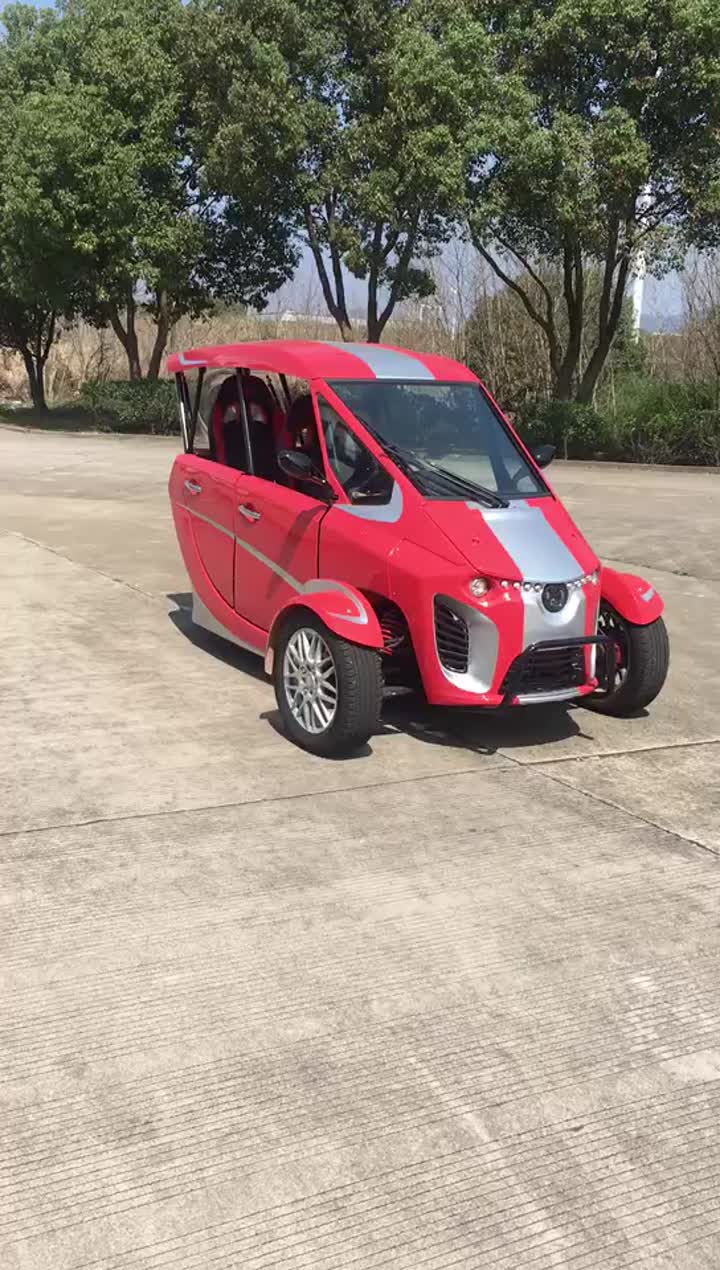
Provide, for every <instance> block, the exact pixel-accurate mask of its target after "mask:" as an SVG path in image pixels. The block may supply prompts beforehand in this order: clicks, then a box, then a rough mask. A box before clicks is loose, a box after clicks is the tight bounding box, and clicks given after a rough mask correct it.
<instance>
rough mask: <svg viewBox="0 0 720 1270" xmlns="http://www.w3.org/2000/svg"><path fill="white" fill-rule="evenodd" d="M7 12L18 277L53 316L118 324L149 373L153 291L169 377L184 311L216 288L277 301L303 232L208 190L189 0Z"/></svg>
mask: <svg viewBox="0 0 720 1270" xmlns="http://www.w3.org/2000/svg"><path fill="white" fill-rule="evenodd" d="M3 16H4V24H5V33H4V39H0V111H1V112H2V113H1V114H0V118H1V119H2V128H3V145H2V147H0V277H1V278H2V287H3V290H4V291H5V292H7V295H8V298H9V299H10V300H12V301H13V302H14V303H15V307H16V308H17V304H18V303H19V304H21V305H23V306H25V308H27V309H28V310H29V311H30V312H32V313H33V314H35V313H36V311H37V310H38V309H39V310H40V311H41V312H42V313H43V314H44V315H46V316H45V323H46V325H47V324H48V322H49V321H50V320H51V319H52V318H54V316H55V315H59V314H62V315H66V316H73V315H76V314H78V313H81V314H83V315H84V316H86V317H89V318H90V319H91V320H93V321H95V322H97V323H98V324H100V325H108V324H112V327H113V329H114V330H115V332H116V334H117V336H118V338H119V339H120V340H121V341H122V342H123V344H124V346H125V349H126V352H127V354H128V362H129V369H130V374H131V376H132V375H139V374H140V373H141V367H140V359H139V351H138V343H137V336H136V332H135V317H136V312H137V307H138V304H139V301H140V300H142V303H143V309H144V312H145V313H146V314H149V315H150V316H151V317H153V319H154V320H155V323H156V328H157V338H156V342H155V347H154V349H153V352H152V355H151V359H150V363H149V373H150V374H151V375H153V376H156V375H157V373H158V372H159V369H160V364H161V359H162V355H163V353H164V350H165V346H166V343H167V338H168V334H169V331H170V330H171V328H172V326H173V324H174V323H175V322H176V321H177V320H178V318H179V317H180V316H182V315H183V314H191V315H193V316H197V315H199V314H200V313H202V312H204V311H205V310H207V309H208V308H209V307H210V306H211V304H212V303H213V301H214V299H215V298H216V297H222V298H225V299H228V300H231V301H235V302H238V301H242V302H246V303H251V304H254V305H262V304H263V303H264V302H265V300H266V298H267V296H268V294H269V293H270V292H271V291H273V290H274V289H276V288H277V287H278V286H279V285H280V284H281V283H282V282H283V281H284V280H285V278H286V277H287V276H288V273H289V271H290V270H291V268H292V266H293V265H294V262H295V256H294V254H293V252H292V250H291V249H290V247H289V244H288V236H287V233H286V232H285V231H284V229H283V227H282V226H280V227H278V225H277V223H276V221H275V220H273V217H272V215H271V214H268V212H267V210H266V209H265V208H257V207H256V208H251V207H250V206H249V204H247V205H246V206H245V208H244V214H243V215H242V216H241V215H240V214H239V210H238V207H237V205H236V204H233V203H232V202H230V201H225V202H224V203H218V201H217V200H216V199H213V198H205V197H204V196H203V194H202V192H201V190H200V189H199V187H198V183H197V180H196V173H195V170H194V167H193V163H192V156H191V155H190V153H189V151H188V144H187V135H186V119H187V108H188V99H187V82H186V75H185V70H184V67H183V59H182V53H183V49H184V47H185V45H184V37H185V32H186V26H187V15H186V11H185V8H184V5H183V4H182V0H66V2H65V4H64V5H63V6H62V8H61V9H60V10H59V11H52V10H51V11H47V12H43V11H41V12H38V11H36V10H34V9H32V8H30V7H29V6H24V5H13V6H11V7H10V8H9V9H7V10H6V11H5V13H4V15H3ZM1 308H2V296H0V310H1ZM6 325H7V324H6ZM24 325H25V326H27V325H28V323H27V322H25V324H24ZM31 325H32V324H31ZM15 327H17V321H14V324H13V329H14V328H15ZM1 333H2V317H1V312H0V335H1ZM35 344H36V346H37V347H36V351H37V350H38V349H39V350H40V355H39V358H36V361H37V360H42V354H44V351H45V345H42V348H41V347H40V345H39V344H38V341H37V340H35ZM14 346H15V347H18V345H17V342H16V343H15V344H14ZM38 369H39V370H40V371H41V370H42V367H41V366H38Z"/></svg>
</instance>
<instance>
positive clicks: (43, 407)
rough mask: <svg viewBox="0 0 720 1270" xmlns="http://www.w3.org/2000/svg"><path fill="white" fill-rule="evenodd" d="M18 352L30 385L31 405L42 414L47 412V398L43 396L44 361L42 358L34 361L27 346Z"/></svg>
mask: <svg viewBox="0 0 720 1270" xmlns="http://www.w3.org/2000/svg"><path fill="white" fill-rule="evenodd" d="M20 352H21V354H22V359H23V361H24V363H25V370H26V371H27V377H28V384H29V385H30V396H31V397H32V403H33V406H34V407H35V409H36V410H39V411H41V412H42V414H47V408H48V406H47V399H46V397H45V363H44V362H43V361H42V359H41V360H40V362H39V363H36V361H35V357H34V356H33V354H32V353H31V352H30V349H29V348H23V349H21V350H20Z"/></svg>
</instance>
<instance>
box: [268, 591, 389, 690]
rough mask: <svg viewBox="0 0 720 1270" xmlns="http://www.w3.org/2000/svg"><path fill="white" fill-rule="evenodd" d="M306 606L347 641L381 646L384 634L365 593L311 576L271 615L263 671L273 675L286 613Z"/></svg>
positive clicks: (366, 646) (333, 631)
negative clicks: (278, 642) (273, 615)
mask: <svg viewBox="0 0 720 1270" xmlns="http://www.w3.org/2000/svg"><path fill="white" fill-rule="evenodd" d="M303 609H305V610H306V611H307V612H308V613H313V614H315V616H316V617H318V618H319V619H320V621H321V622H322V623H323V624H324V625H325V626H326V627H327V628H328V630H329V631H332V633H333V635H337V636H338V637H339V638H340V639H345V640H347V641H348V643H350V644H359V645H360V646H361V647H362V648H373V649H376V650H377V651H378V652H380V651H381V649H382V647H383V634H382V630H381V629H380V623H379V621H378V618H377V614H376V612H375V610H374V608H373V606H372V604H371V602H370V600H368V599H367V597H366V596H364V595H363V594H362V592H360V591H358V590H357V589H356V588H355V587H352V586H349V585H347V584H346V583H344V582H333V581H330V580H326V579H324V578H314V579H313V580H312V581H311V582H306V583H305V584H304V587H303V590H302V592H301V593H300V594H299V595H296V596H293V598H292V599H291V600H289V601H288V603H287V604H285V605H284V606H283V607H282V608H281V609H280V610H279V611H278V612H277V613H276V614H275V617H274V618H273V623H272V626H271V627H270V631H269V634H268V642H267V649H266V653H265V672H266V674H268V675H271V674H272V671H273V665H274V662H275V648H276V647H277V641H278V637H279V635H280V631H281V630H282V627H283V625H284V623H285V620H286V618H287V617H288V615H289V614H291V613H292V614H296V613H297V612H298V611H302V610H303Z"/></svg>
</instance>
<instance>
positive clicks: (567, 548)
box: [425, 498, 599, 582]
mask: <svg viewBox="0 0 720 1270" xmlns="http://www.w3.org/2000/svg"><path fill="white" fill-rule="evenodd" d="M425 512H426V514H427V515H428V516H429V518H430V519H431V520H432V521H433V523H434V524H435V525H436V526H437V528H438V529H441V530H442V532H443V533H444V534H445V535H446V537H447V538H449V539H450V541H451V542H452V543H453V544H454V545H455V546H456V547H457V548H458V550H459V551H461V552H462V554H463V555H464V556H465V559H466V560H468V561H469V562H470V564H471V565H472V567H473V568H474V569H476V570H477V572H478V573H482V574H489V575H490V577H494V578H506V579H507V580H508V582H524V581H529V582H570V581H572V580H573V579H574V578H577V577H579V576H580V575H581V574H583V573H591V572H592V571H593V569H596V568H597V567H598V563H599V562H598V558H597V556H596V555H595V553H594V552H593V551H592V550H591V548H590V547H589V546H588V544H587V543H586V541H585V539H584V538H583V536H582V534H581V533H580V532H579V531H578V530H577V529H576V527H575V525H574V524H573V521H572V520H571V518H570V516H569V515H568V513H567V512H566V511H565V508H564V507H563V506H562V504H561V503H558V502H557V501H556V500H555V499H554V498H538V499H534V500H532V501H530V500H524V499H523V500H518V501H517V502H512V503H511V504H510V506H509V507H497V508H495V507H485V506H482V505H481V504H480V503H471V502H468V503H443V502H430V501H428V502H426V503H425Z"/></svg>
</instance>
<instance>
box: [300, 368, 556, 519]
mask: <svg viewBox="0 0 720 1270" xmlns="http://www.w3.org/2000/svg"><path fill="white" fill-rule="evenodd" d="M323 383H324V386H325V388H326V389H329V390H330V392H331V393H332V396H333V398H334V399H335V401H336V402H337V403H339V404H340V405H341V406H342V407H343V412H344V413H345V415H346V416H347V421H348V422H350V420H352V425H353V427H354V428H357V429H358V436H359V438H360V439H361V440H362V441H363V443H364V444H365V445H367V444H368V440H369V441H370V443H371V445H372V446H375V448H376V449H377V450H379V451H380V452H381V454H382V457H383V459H388V460H389V461H390V462H391V463H393V466H394V467H396V468H397V470H398V471H399V472H401V473H402V475H403V476H404V477H405V480H407V481H409V482H410V484H411V485H412V487H413V489H415V490H416V491H417V492H418V494H419V495H420V497H421V498H428V495H427V494H425V493H424V492H423V491H422V490H421V489H419V487H418V486H417V485H416V484H415V481H414V480H413V478H412V476H411V475H409V474H408V473H407V472H406V471H404V469H403V468H401V467H398V464H397V463H395V462H394V461H393V456H392V454H391V453H389V452H388V451H387V450H386V449H385V447H384V446H383V445H382V443H381V442H380V441H379V440H378V438H377V437H376V436H375V435H374V433H373V432H372V431H370V430H369V429H368V428H366V427H365V426H364V425H363V422H362V420H361V419H358V418H357V416H356V415H355V414H354V412H353V410H352V407H351V406H350V405H349V404H348V402H346V401H345V399H344V397H341V396H340V393H339V392H338V387H339V388H342V386H343V385H344V384H362V385H363V386H366V385H367V384H369V383H377V384H380V385H383V386H388V387H402V386H404V385H407V386H410V387H413V388H472V389H474V390H475V391H476V392H478V393H480V395H481V397H482V398H483V400H484V402H485V403H486V405H487V406H488V408H489V410H490V413H491V414H492V416H493V418H494V419H495V421H496V423H497V424H498V425H499V427H500V429H501V431H502V432H503V433H504V434H505V436H506V437H507V439H508V441H509V442H510V444H511V446H512V447H513V449H514V450H515V451H516V453H517V454H518V455H519V457H520V458H521V459H522V460H523V461H524V462H525V463H526V464H527V466H528V467H529V469H530V471H531V473H532V476H533V478H534V480H535V481H536V482H537V484H538V487H539V488H538V489H537V490H536V491H533V492H531V493H529V492H523V491H510V492H506V491H505V490H502V491H500V492H499V496H500V497H501V498H503V499H507V500H508V502H510V503H513V502H522V501H526V500H527V499H530V498H552V499H554V498H555V495H554V493H553V491H552V489H551V488H550V486H549V485H548V483H547V481H546V480H545V478H544V476H543V474H542V472H541V470H540V468H539V467H538V465H537V463H536V462H535V460H534V459H533V457H532V454H531V452H530V450H529V449H528V447H527V446H525V445H524V443H523V442H522V441H521V440H520V437H519V436H518V435H517V433H516V432H515V430H514V428H513V427H512V425H511V424H510V422H509V420H507V419H506V418H505V416H504V414H503V412H502V410H501V409H500V407H499V406H498V404H497V402H496V401H495V400H494V399H493V397H492V395H491V394H490V393H489V392H488V390H487V389H486V387H485V385H484V384H483V383H482V382H481V380H479V379H476V380H474V381H473V380H468V379H432V380H430V379H390V378H387V379H386V378H383V379H376V380H369V379H367V378H366V377H362V378H361V377H359V376H357V377H356V376H353V377H350V376H345V377H344V378H343V379H327V380H324V381H323ZM385 440H386V441H387V442H388V443H389V444H394V441H393V438H392V437H386V438H385ZM428 501H432V502H451V501H458V502H459V501H462V499H457V500H451V499H437V498H433V499H428Z"/></svg>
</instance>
